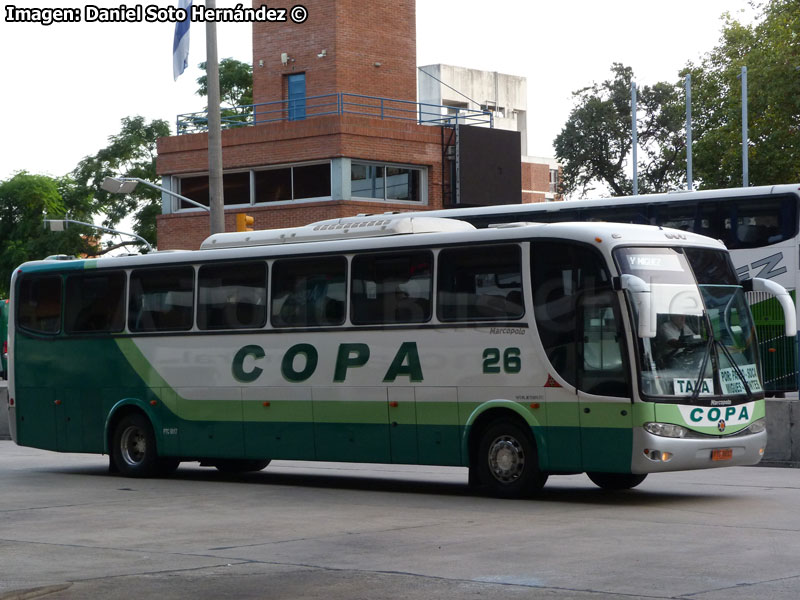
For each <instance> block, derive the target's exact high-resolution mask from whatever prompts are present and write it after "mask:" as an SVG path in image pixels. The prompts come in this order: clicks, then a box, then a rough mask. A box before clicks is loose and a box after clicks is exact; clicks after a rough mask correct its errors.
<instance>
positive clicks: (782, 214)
mask: <svg viewBox="0 0 800 600" xmlns="http://www.w3.org/2000/svg"><path fill="white" fill-rule="evenodd" d="M799 204H800V184H787V185H776V186H762V187H748V188H732V189H723V190H703V191H694V192H672V193H669V194H651V195H643V196H629V197H616V198H603V199H597V200H574V201H573V200H571V201H568V202H546V203H544V202H543V203H535V204H507V205H495V206H483V207H475V208H454V209H446V210H441V211H430V212H426V213H424V214H426V215H429V216H440V217H448V218H455V219H460V220H464V221H467V222H469V223H472V224H473V225H475V226H476V227H479V228H480V227H487V226H489V225H491V224H495V223H509V222H518V221H531V222H537V223H556V222H566V221H609V222H617V223H638V224H647V225H660V226H663V227H672V228H674V229H679V230H682V231H691V232H694V233H699V234H702V235H706V236H708V237H711V238H713V239H718V240H721V241H722V242H723V243H724V244H725V245H726V246H727V248H728V249H729V250H730V252H731V258H732V260H733V264H734V265H735V267H736V274H737V276H738V277H739V278H740V279H741V280H747V279H751V278H755V277H759V278H762V279H769V280H772V281H775V282H777V283H779V284H780V285H782V286H783V287H785V288H786V289H788V290H789V291H790V293H791V294H792V296H793V297H795V292H796V290H797V289H798V283H799V282H798V278H800V264H798V260H799V258H798V253H799V252H800V244H799V243H798V239H799V238H798V219H799V218H800V207H799ZM747 297H748V301H749V302H750V303H751V304H752V309H753V316H754V318H755V321H756V328H757V330H758V333H759V341H760V343H761V348H760V351H759V353H760V356H761V363H762V367H763V369H764V378H765V386H766V387H765V389H766V391H767V394H768V395H782V394H784V393H787V392H789V393H795V392H797V389H798V371H799V370H800V369H798V356H799V355H798V350H797V341H796V339H794V338H787V337H786V336H784V335H783V316H782V313H781V310H780V307H779V306H778V304H777V303H776V302H775V301H774V300H773V299H772V298H771V296H770V295H769V294H766V293H759V292H750V293H748V296H747Z"/></svg>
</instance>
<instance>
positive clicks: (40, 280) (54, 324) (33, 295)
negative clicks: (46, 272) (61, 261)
mask: <svg viewBox="0 0 800 600" xmlns="http://www.w3.org/2000/svg"><path fill="white" fill-rule="evenodd" d="M16 312H17V323H18V324H19V326H20V327H22V328H23V329H27V330H29V331H34V332H36V333H58V332H59V331H61V277H59V276H57V275H56V276H44V277H24V278H23V279H22V281H21V282H20V286H19V301H18V303H17V309H16Z"/></svg>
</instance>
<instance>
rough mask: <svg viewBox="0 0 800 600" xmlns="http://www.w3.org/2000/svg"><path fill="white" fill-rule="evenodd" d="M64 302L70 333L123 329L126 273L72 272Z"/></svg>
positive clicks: (67, 327) (65, 316) (67, 328)
mask: <svg viewBox="0 0 800 600" xmlns="http://www.w3.org/2000/svg"><path fill="white" fill-rule="evenodd" d="M64 304H65V311H64V328H65V329H66V331H67V333H95V332H113V331H122V329H123V328H124V327H125V273H123V272H121V271H118V272H112V273H92V274H80V275H69V276H68V277H67V286H66V300H65V303H64Z"/></svg>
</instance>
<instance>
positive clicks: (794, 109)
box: [684, 0, 800, 188]
mask: <svg viewBox="0 0 800 600" xmlns="http://www.w3.org/2000/svg"><path fill="white" fill-rule="evenodd" d="M761 10H762V12H761V14H760V15H759V19H758V20H757V21H756V22H755V23H754V24H752V25H743V24H741V23H739V22H737V21H736V20H734V19H732V18H731V16H730V15H726V16H725V23H724V26H723V31H722V39H721V42H720V44H719V45H718V46H717V47H715V48H714V49H713V50H712V51H711V52H709V53H708V54H706V55H705V57H703V60H702V61H701V62H700V64H699V65H691V64H690V65H689V66H688V67H687V68H686V69H685V70H684V73H686V72H689V73H691V74H692V116H693V121H694V128H693V129H694V137H695V140H696V141H695V144H694V148H693V165H694V175H695V178H696V179H697V180H698V182H699V183H700V185H701V186H702V187H705V188H717V187H730V186H738V185H741V184H742V113H741V110H742V109H741V106H742V104H741V103H742V88H741V80H740V79H739V77H740V75H741V68H742V67H747V84H748V94H747V103H748V111H747V113H748V114H747V120H748V138H749V146H748V162H749V180H750V181H749V183H750V185H774V184H779V183H794V182H796V181H798V180H800V135H799V134H800V70H798V67H800V3H798V2H797V0H771V1H770V2H767V3H765V4H764V5H762V6H761Z"/></svg>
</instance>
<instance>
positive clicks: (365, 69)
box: [158, 0, 549, 250]
mask: <svg viewBox="0 0 800 600" xmlns="http://www.w3.org/2000/svg"><path fill="white" fill-rule="evenodd" d="M253 4H254V5H255V6H259V5H261V4H262V0H254V2H253ZM304 6H305V7H306V8H307V9H308V19H307V20H306V21H305V22H304V23H301V24H295V23H292V22H290V21H289V22H286V23H254V24H253V101H254V103H255V105H254V106H253V107H251V108H250V109H243V110H240V111H239V112H238V113H236V112H235V111H225V112H223V121H224V126H225V122H226V121H227V125H228V127H227V128H225V129H224V130H223V132H222V157H223V186H224V202H225V223H226V230H227V231H233V230H234V229H235V218H236V217H235V215H236V213H241V212H246V213H247V214H249V215H251V216H253V217H254V219H255V228H256V229H271V228H277V227H289V226H297V225H303V224H307V223H309V222H312V221H316V220H322V219H329V218H336V217H345V216H352V215H355V214H358V213H374V212H386V211H403V210H421V209H438V208H443V207H448V206H454V205H459V206H463V205H467V204H470V203H479V204H484V203H512V202H517V203H518V202H522V201H523V197H525V200H526V201H531V200H543V199H544V198H545V192H546V191H547V190H548V189H549V187H548V183H547V182H545V181H544V180H543V176H544V174H545V173H547V172H548V166H547V165H546V164H538V163H536V164H535V163H531V162H530V161H529V162H528V163H525V162H523V163H521V162H520V154H521V152H520V140H519V134H518V133H516V132H508V131H500V130H498V129H492V128H489V127H487V125H490V122H491V118H492V115H491V112H486V111H480V110H467V111H464V113H463V114H462V115H460V116H459V119H458V120H456V121H454V120H452V119H450V118H442V119H440V120H438V121H436V120H434V121H431V120H430V119H422V118H421V114H422V112H423V111H425V110H427V109H426V108H424V107H423V105H420V104H418V103H417V102H416V94H417V87H416V86H417V74H416V71H417V67H416V34H415V30H416V23H415V0H372V1H371V2H360V1H357V0H307V1H306V2H305V3H304ZM421 121H424V122H425V124H420V122H421ZM198 122H200V123H201V127H200V128H199V129H202V115H201V118H200V119H196V118H194V117H192V116H188V117H187V118H186V119H184V120H183V121H181V123H180V124H179V131H178V133H179V135H176V136H172V137H168V138H162V139H161V140H159V144H158V173H159V174H160V175H161V176H162V182H163V185H164V187H165V188H167V189H171V190H173V191H175V192H177V193H180V194H181V195H183V196H186V197H188V198H191V199H193V200H195V201H197V202H200V203H201V204H206V205H207V204H208V175H207V173H208V152H207V145H208V138H207V134H206V133H204V132H202V131H199V132H196V131H197V129H198V128H196V125H197V123H198ZM456 125H458V126H456ZM528 165H530V166H528ZM459 167H462V168H459ZM540 171H541V172H540ZM523 190H525V191H523ZM536 190H541V197H539V196H537V195H536V194H531V193H530V192H531V191H536ZM537 193H538V192H537ZM476 199H477V200H476ZM208 233H209V219H208V213H207V211H204V210H202V209H199V208H195V207H192V206H191V205H189V204H186V203H182V202H181V201H179V200H177V199H174V198H173V197H171V196H168V195H165V196H164V200H163V214H162V215H160V216H159V218H158V241H159V244H158V245H159V248H160V249H162V250H164V249H172V248H197V247H199V245H200V243H201V242H202V240H203V239H205V237H207V236H208Z"/></svg>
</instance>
